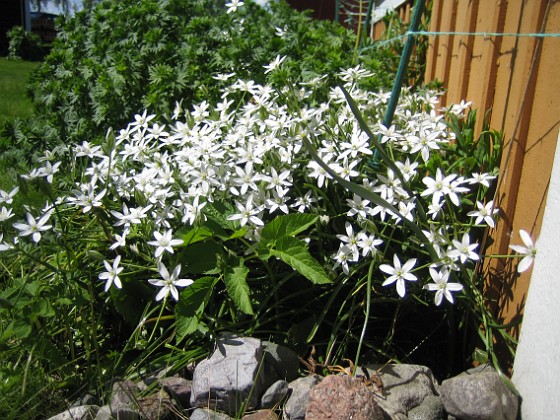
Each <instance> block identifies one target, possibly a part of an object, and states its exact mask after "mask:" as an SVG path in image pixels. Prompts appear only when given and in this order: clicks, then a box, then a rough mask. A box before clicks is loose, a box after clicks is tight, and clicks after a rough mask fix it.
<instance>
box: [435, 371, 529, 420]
mask: <svg viewBox="0 0 560 420" xmlns="http://www.w3.org/2000/svg"><path fill="white" fill-rule="evenodd" d="M441 399H442V402H443V405H444V406H445V410H446V411H447V412H448V413H449V414H451V415H453V416H455V417H457V418H460V419H462V420H471V419H472V420H474V419H477V420H498V419H503V420H515V419H516V418H517V411H518V409H519V400H518V398H517V396H516V395H515V394H514V393H513V392H512V391H511V390H510V389H509V388H508V387H507V386H506V385H505V384H504V382H503V381H502V380H501V379H500V376H499V375H498V372H496V371H495V370H494V368H492V367H491V366H487V365H484V366H481V367H478V368H476V369H471V370H469V371H467V372H464V373H462V374H460V375H458V376H455V377H453V378H451V379H447V380H445V381H443V383H442V384H441Z"/></svg>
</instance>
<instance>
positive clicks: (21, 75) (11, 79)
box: [0, 57, 39, 123]
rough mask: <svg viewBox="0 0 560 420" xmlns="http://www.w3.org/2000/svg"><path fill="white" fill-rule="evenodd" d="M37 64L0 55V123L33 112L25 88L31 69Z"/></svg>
mask: <svg viewBox="0 0 560 420" xmlns="http://www.w3.org/2000/svg"><path fill="white" fill-rule="evenodd" d="M38 65H39V63H34V62H30V61H23V60H8V59H7V58H5V57H0V98H2V100H0V123H2V122H4V121H10V120H14V119H16V118H26V117H29V116H31V115H32V114H33V107H32V105H31V100H30V99H29V98H28V97H27V95H26V93H25V89H26V85H27V81H28V79H29V75H30V73H31V71H32V70H33V69H34V68H35V67H37V66H38Z"/></svg>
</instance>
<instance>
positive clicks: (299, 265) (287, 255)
mask: <svg viewBox="0 0 560 420" xmlns="http://www.w3.org/2000/svg"><path fill="white" fill-rule="evenodd" d="M270 254H271V255H273V256H275V257H278V258H279V259H281V260H282V261H284V262H285V263H286V264H288V265H289V266H291V267H293V268H294V269H295V270H296V271H297V272H298V273H300V274H302V275H303V276H305V277H306V278H307V279H308V280H309V281H311V282H312V283H314V284H325V283H332V281H331V279H330V278H329V277H328V275H327V273H326V272H325V270H324V269H323V267H322V266H321V264H319V261H317V260H316V259H315V258H313V257H312V256H311V254H310V253H309V251H308V250H307V244H306V243H305V242H303V241H300V240H299V239H296V238H292V237H290V236H284V237H282V238H280V239H278V240H277V241H276V248H273V249H271V250H270Z"/></svg>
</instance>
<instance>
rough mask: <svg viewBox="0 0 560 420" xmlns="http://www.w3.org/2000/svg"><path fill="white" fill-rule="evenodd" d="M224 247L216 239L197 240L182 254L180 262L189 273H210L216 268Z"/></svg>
mask: <svg viewBox="0 0 560 420" xmlns="http://www.w3.org/2000/svg"><path fill="white" fill-rule="evenodd" d="M222 252H223V251H222V247H221V246H220V245H219V244H218V243H217V242H216V241H214V240H207V241H203V242H197V243H195V244H193V245H190V246H189V247H188V248H186V250H185V251H184V252H182V253H181V254H180V262H181V264H183V266H184V268H185V271H186V272H187V273H194V274H201V273H208V272H209V271H211V270H213V269H215V268H216V266H217V264H218V255H221V254H222Z"/></svg>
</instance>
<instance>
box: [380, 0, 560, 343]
mask: <svg viewBox="0 0 560 420" xmlns="http://www.w3.org/2000/svg"><path fill="white" fill-rule="evenodd" d="M402 13H408V14H410V11H409V10H408V11H407V12H405V11H403V12H402ZM430 25H431V27H430V31H432V32H471V33H472V32H485V33H489V32H495V33H516V34H530V33H539V32H544V33H551V34H552V33H560V1H559V0H433V5H432V12H431V20H430ZM380 30H381V28H377V29H375V30H374V31H373V32H374V37H375V36H379V33H380ZM435 79H437V80H439V81H441V82H443V84H444V86H445V88H446V89H447V93H446V95H445V96H444V98H443V104H444V105H446V104H447V105H448V104H451V103H454V102H458V101H460V100H461V99H465V100H468V101H472V103H473V108H475V109H477V110H478V112H479V116H482V115H483V114H484V113H485V112H486V111H488V116H489V122H490V127H491V128H492V129H495V130H500V131H502V132H503V133H504V153H503V159H502V164H501V174H500V179H499V184H498V188H497V193H496V203H497V205H498V206H499V207H500V211H501V222H500V223H499V225H498V227H497V228H496V229H494V230H492V231H490V237H491V241H492V242H493V243H492V244H491V245H490V247H489V249H488V253H489V254H494V255H503V254H509V253H510V252H509V245H510V243H511V244H514V243H515V244H521V241H520V239H519V235H518V231H519V229H525V230H527V231H528V232H530V233H531V235H532V237H533V238H537V237H538V236H539V232H540V227H541V221H542V215H543V211H544V206H545V204H546V195H547V188H548V184H549V180H550V174H551V170H552V163H553V157H554V151H555V148H556V143H557V138H558V131H559V128H560V38H558V37H556V38H553V37H551V38H538V37H513V36H506V37H499V36H472V35H457V34H455V35H437V36H430V37H429V48H428V54H427V58H426V73H425V80H426V81H430V80H435ZM481 127H482V119H479V124H478V130H479V132H480V130H481ZM559 223H560V215H559ZM559 246H560V238H559ZM550 263H551V264H557V262H556V261H551V262H550ZM484 268H485V275H486V279H487V289H486V291H485V294H486V296H487V297H488V298H489V299H490V300H491V302H492V307H493V309H494V312H495V314H496V315H497V316H498V317H499V319H500V320H501V321H502V322H503V323H506V324H507V323H509V322H511V321H515V320H517V319H519V317H520V316H521V314H522V312H523V306H524V302H525V298H526V294H527V290H528V285H529V280H530V272H526V273H523V274H522V275H517V274H516V272H515V266H514V264H513V260H511V259H510V260H505V259H492V260H488V259H486V264H485V267H484ZM559 270H560V269H559ZM511 332H512V333H513V334H514V335H517V334H518V327H513V328H512V329H511Z"/></svg>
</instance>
